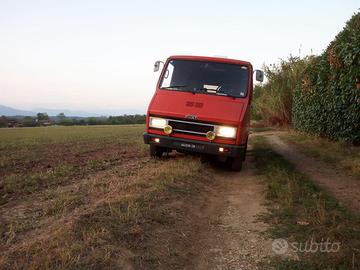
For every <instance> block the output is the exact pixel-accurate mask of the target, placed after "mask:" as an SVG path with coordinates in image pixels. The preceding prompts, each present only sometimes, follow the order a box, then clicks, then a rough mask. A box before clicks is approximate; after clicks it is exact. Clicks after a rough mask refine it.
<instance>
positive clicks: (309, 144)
mask: <svg viewBox="0 0 360 270" xmlns="http://www.w3.org/2000/svg"><path fill="white" fill-rule="evenodd" d="M280 137H281V138H282V139H285V140H287V141H289V142H292V143H294V144H295V145H297V146H298V148H299V150H300V151H302V152H304V153H305V154H307V155H309V156H312V157H316V158H320V159H322V160H324V161H325V162H328V163H330V164H332V165H334V166H336V167H337V168H339V169H343V170H345V171H347V172H348V173H350V174H353V175H354V176H356V177H358V178H360V147H359V146H357V147H356V146H353V145H350V144H348V143H345V142H338V141H331V140H329V139H326V138H321V137H318V136H314V135H309V134H306V133H301V132H295V131H293V132H291V133H289V134H283V135H281V136H280Z"/></svg>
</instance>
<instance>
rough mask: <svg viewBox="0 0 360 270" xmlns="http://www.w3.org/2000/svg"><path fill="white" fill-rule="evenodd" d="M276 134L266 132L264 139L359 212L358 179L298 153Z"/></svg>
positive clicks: (324, 187) (337, 197)
mask: <svg viewBox="0 0 360 270" xmlns="http://www.w3.org/2000/svg"><path fill="white" fill-rule="evenodd" d="M277 134H278V133H267V134H266V139H267V140H268V142H269V143H270V145H271V147H272V148H273V150H275V151H276V152H278V153H279V154H281V155H282V156H283V157H284V158H286V159H287V160H288V161H290V162H291V163H292V164H294V165H295V166H296V168H297V169H298V170H299V171H301V172H303V173H304V174H306V175H307V176H309V177H310V178H311V179H312V180H314V181H315V182H316V183H317V184H318V185H319V186H320V187H322V188H323V189H324V190H326V191H327V192H329V193H330V194H331V195H333V196H334V197H335V198H336V199H337V200H339V202H341V203H343V204H344V205H346V206H347V207H349V208H351V209H352V210H353V211H356V212H360V182H359V180H358V179H356V178H355V177H353V176H350V175H347V174H346V173H344V172H341V171H339V170H336V169H334V168H333V167H331V166H330V165H328V164H326V163H324V162H322V161H320V160H318V159H315V158H311V157H308V156H306V155H304V154H302V153H300V152H299V150H298V149H296V148H295V147H294V146H292V145H289V144H287V143H285V142H284V141H282V140H281V139H280V138H279V137H278V136H277Z"/></svg>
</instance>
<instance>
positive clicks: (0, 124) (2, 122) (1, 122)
mask: <svg viewBox="0 0 360 270" xmlns="http://www.w3.org/2000/svg"><path fill="white" fill-rule="evenodd" d="M7 125H8V119H7V118H6V116H5V115H2V116H1V117H0V127H7Z"/></svg>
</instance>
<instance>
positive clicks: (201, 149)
mask: <svg viewBox="0 0 360 270" xmlns="http://www.w3.org/2000/svg"><path fill="white" fill-rule="evenodd" d="M161 65H163V68H162V71H161V74H160V77H159V80H158V83H157V85H156V90H155V93H154V96H153V98H152V99H151V102H150V104H149V107H148V111H147V117H146V132H145V133H144V142H145V143H146V144H149V145H150V155H151V156H153V157H161V156H162V155H163V153H165V152H169V151H172V150H177V151H179V152H197V153H202V154H208V155H215V156H218V157H219V158H220V159H223V160H226V162H227V163H228V164H229V165H230V167H231V168H232V169H233V170H237V171H238V170H241V167H242V162H243V161H244V160H245V154H246V149H247V141H248V136H249V123H250V105H251V97H252V90H253V67H252V65H251V64H250V63H249V62H246V61H241V60H235V59H228V58H219V57H203V56H179V55H177V56H170V57H169V58H168V59H167V60H166V62H165V63H163V62H161V61H157V62H155V65H154V71H158V70H159V69H160V66H161ZM256 79H257V80H259V81H262V80H263V72H262V71H259V70H258V71H256Z"/></svg>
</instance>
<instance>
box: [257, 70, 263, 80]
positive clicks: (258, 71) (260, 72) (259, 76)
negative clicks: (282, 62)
mask: <svg viewBox="0 0 360 270" xmlns="http://www.w3.org/2000/svg"><path fill="white" fill-rule="evenodd" d="M255 79H256V80H257V81H258V82H263V81H264V71H262V70H258V69H257V70H255Z"/></svg>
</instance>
